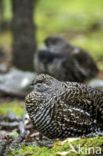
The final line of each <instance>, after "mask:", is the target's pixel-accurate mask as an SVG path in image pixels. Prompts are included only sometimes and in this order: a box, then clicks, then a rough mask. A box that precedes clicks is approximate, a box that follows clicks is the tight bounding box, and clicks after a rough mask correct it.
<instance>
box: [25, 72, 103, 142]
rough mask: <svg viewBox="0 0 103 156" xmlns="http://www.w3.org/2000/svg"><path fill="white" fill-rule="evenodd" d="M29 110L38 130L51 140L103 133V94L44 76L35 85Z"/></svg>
mask: <svg viewBox="0 0 103 156" xmlns="http://www.w3.org/2000/svg"><path fill="white" fill-rule="evenodd" d="M32 85H33V87H34V89H33V91H32V92H31V93H30V94H28V95H27V97H26V99H25V101H26V109H27V112H28V114H29V116H30V119H31V121H32V123H33V125H34V128H35V129H36V130H38V131H40V132H41V133H42V134H43V135H45V136H46V137H48V138H51V139H55V138H59V139H65V138H67V137H74V136H86V135H87V134H90V133H92V132H93V133H95V132H101V131H103V92H102V91H99V90H97V89H92V88H90V87H87V86H86V85H84V84H79V83H76V82H60V81H58V80H56V79H55V78H53V77H51V76H49V75H45V74H41V75H38V76H37V77H36V78H35V79H34V80H33V82H32Z"/></svg>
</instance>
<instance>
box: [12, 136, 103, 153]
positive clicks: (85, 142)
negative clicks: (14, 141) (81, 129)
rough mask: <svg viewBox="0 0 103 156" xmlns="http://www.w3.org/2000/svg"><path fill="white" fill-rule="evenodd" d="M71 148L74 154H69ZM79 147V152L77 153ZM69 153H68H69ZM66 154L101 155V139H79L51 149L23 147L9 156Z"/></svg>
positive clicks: (102, 142) (102, 151)
mask: <svg viewBox="0 0 103 156" xmlns="http://www.w3.org/2000/svg"><path fill="white" fill-rule="evenodd" d="M71 146H72V147H73V148H74V149H75V152H71V149H72V148H71ZM79 147H80V148H81V151H79ZM69 152H70V153H69ZM63 153H65V154H66V156H79V155H81V156H84V155H94V156H95V155H96V154H99V155H101V156H102V155H103V137H94V138H89V139H80V140H76V141H73V142H71V143H69V142H67V143H65V144H64V145H61V146H55V147H53V148H50V149H49V148H46V147H41V148H40V147H35V146H25V145H22V147H21V148H20V149H19V150H17V151H12V152H11V153H9V156H15V155H22V156H27V155H28V156H60V155H63Z"/></svg>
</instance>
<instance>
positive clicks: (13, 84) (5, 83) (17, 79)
mask: <svg viewBox="0 0 103 156" xmlns="http://www.w3.org/2000/svg"><path fill="white" fill-rule="evenodd" d="M35 75H36V74H34V73H30V72H23V71H20V70H18V69H16V68H11V70H10V71H9V72H8V73H6V74H0V94H1V95H2V94H7V95H11V96H17V97H25V96H26V95H27V94H28V93H29V92H30V90H31V87H30V86H29V84H30V82H31V81H32V79H33V78H34V77H35Z"/></svg>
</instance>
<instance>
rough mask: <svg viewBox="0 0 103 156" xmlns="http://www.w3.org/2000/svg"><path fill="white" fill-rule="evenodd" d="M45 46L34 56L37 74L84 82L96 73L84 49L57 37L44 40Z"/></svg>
mask: <svg viewBox="0 0 103 156" xmlns="http://www.w3.org/2000/svg"><path fill="white" fill-rule="evenodd" d="M45 45H46V47H45V48H44V49H41V50H38V51H37V52H36V53H35V56H34V68H35V71H36V72H37V73H39V74H41V73H45V74H49V75H51V76H53V77H55V78H57V79H58V80H61V81H71V82H84V81H86V80H88V79H91V78H92V77H95V76H96V74H97V73H98V68H97V66H96V63H95V61H94V60H93V58H92V57H91V56H90V55H89V54H88V52H87V51H85V50H84V49H81V48H78V47H76V46H73V45H71V44H69V43H68V42H67V41H66V40H64V39H63V38H61V37H59V36H50V37H48V38H46V39H45Z"/></svg>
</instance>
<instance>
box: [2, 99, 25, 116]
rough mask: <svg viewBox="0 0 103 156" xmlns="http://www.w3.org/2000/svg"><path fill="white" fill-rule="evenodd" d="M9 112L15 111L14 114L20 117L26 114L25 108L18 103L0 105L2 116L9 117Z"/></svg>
mask: <svg viewBox="0 0 103 156" xmlns="http://www.w3.org/2000/svg"><path fill="white" fill-rule="evenodd" d="M9 110H11V111H13V113H14V114H16V115H18V116H22V115H23V112H24V108H23V107H21V106H20V104H19V103H17V102H10V103H3V104H0V115H7V113H8V111H9Z"/></svg>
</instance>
